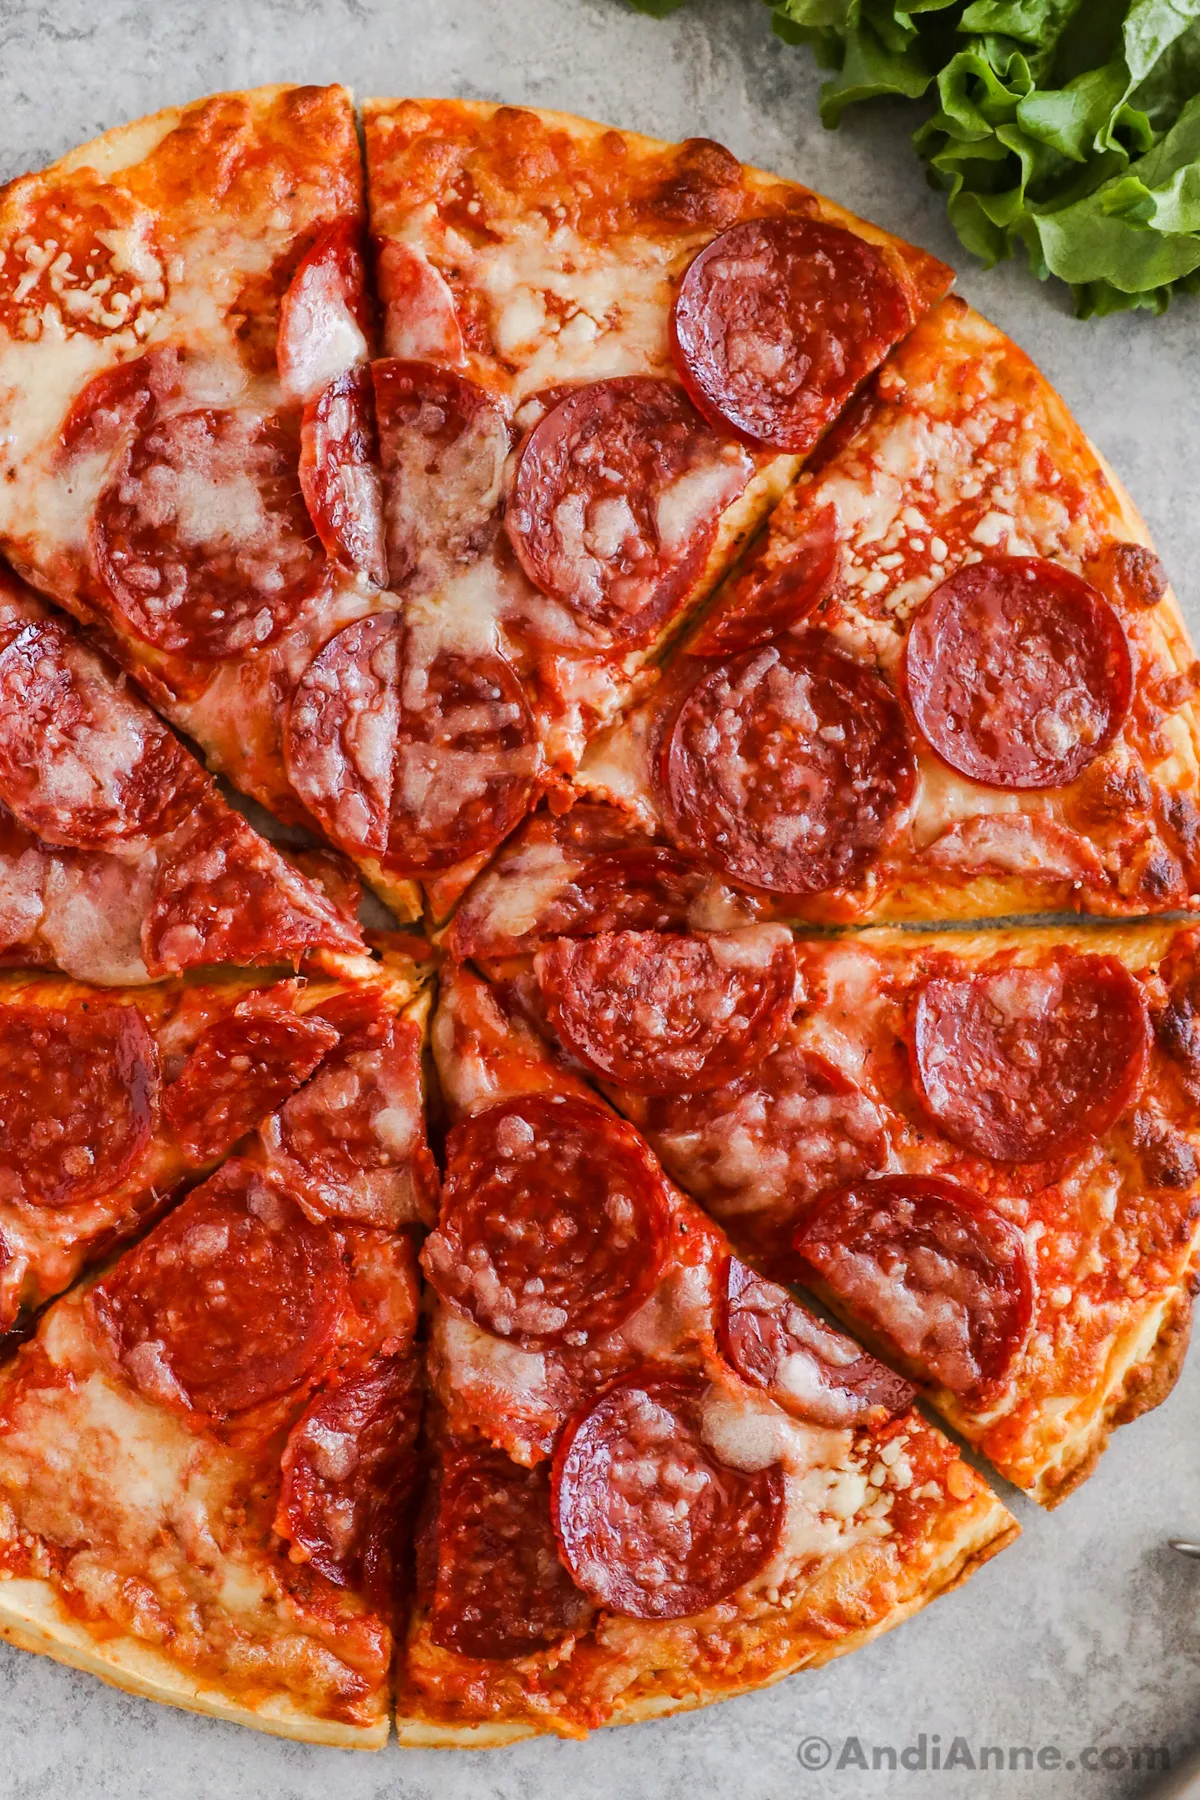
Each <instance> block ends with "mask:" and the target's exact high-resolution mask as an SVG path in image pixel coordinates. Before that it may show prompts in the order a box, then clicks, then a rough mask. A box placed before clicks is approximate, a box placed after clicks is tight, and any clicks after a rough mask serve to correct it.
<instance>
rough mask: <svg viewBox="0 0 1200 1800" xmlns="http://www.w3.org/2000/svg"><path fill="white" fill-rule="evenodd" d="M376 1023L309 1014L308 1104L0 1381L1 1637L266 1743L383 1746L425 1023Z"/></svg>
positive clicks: (376, 991)
mask: <svg viewBox="0 0 1200 1800" xmlns="http://www.w3.org/2000/svg"><path fill="white" fill-rule="evenodd" d="M396 997H397V996H396V994H395V992H394V991H389V989H388V987H387V986H386V985H385V984H382V983H380V984H376V985H375V986H373V987H362V988H359V989H358V990H346V991H343V992H342V993H341V994H338V995H336V996H332V997H331V998H330V999H329V1000H328V1001H323V1002H322V1005H321V1007H320V1008H319V1009H318V1010H319V1013H320V1015H321V1016H322V1017H323V1018H325V1019H326V1020H328V1021H329V1022H331V1023H332V1024H333V1025H334V1026H335V1027H336V1029H337V1032H338V1037H339V1041H338V1044H337V1045H336V1046H335V1047H334V1048H333V1049H332V1050H331V1052H330V1053H329V1054H328V1055H327V1057H326V1059H325V1061H324V1063H323V1064H322V1065H321V1067H320V1069H319V1070H318V1072H317V1073H316V1075H315V1076H314V1077H313V1078H312V1080H311V1081H310V1082H309V1083H308V1084H307V1085H306V1086H304V1087H301V1088H299V1089H298V1090H297V1091H296V1092H295V1093H294V1094H293V1095H292V1096H291V1097H290V1098H289V1099H288V1100H286V1101H285V1102H284V1104H283V1106H282V1107H280V1108H279V1109H278V1110H277V1111H276V1112H275V1113H273V1114H271V1115H270V1116H269V1118H268V1119H267V1120H266V1121H265V1122H264V1124H263V1125H262V1126H261V1127H260V1129H259V1131H258V1133H257V1134H256V1136H255V1137H254V1138H253V1139H252V1140H251V1141H250V1142H249V1144H248V1145H247V1146H246V1147H245V1148H244V1149H242V1150H241V1151H240V1152H239V1153H238V1154H236V1155H234V1156H232V1157H231V1158H230V1159H229V1160H228V1161H226V1162H225V1163H224V1164H223V1166H222V1167H221V1168H220V1170H219V1171H218V1172H217V1173H216V1174H215V1175H213V1176H211V1177H210V1178H209V1179H208V1180H207V1181H205V1182H204V1183H203V1184H202V1185H200V1186H199V1187H196V1188H194V1189H193V1190H192V1192H191V1193H190V1194H189V1195H188V1197H187V1198H186V1199H184V1200H183V1201H182V1202H181V1203H180V1204H179V1205H178V1206H177V1207H175V1209H174V1210H173V1211H171V1212H170V1213H168V1214H167V1216H166V1217H165V1218H164V1219H163V1220H162V1221H161V1222H160V1223H158V1224H157V1225H155V1226H154V1228H153V1230H151V1231H150V1233H149V1235H148V1236H146V1237H144V1238H142V1240H141V1241H140V1242H139V1243H137V1244H136V1245H135V1246H134V1247H132V1248H131V1249H127V1250H126V1251H125V1252H124V1253H123V1254H122V1255H121V1256H120V1257H119V1258H118V1259H117V1260H116V1261H115V1262H114V1263H113V1264H112V1266H111V1267H109V1268H108V1269H107V1270H105V1271H104V1272H103V1273H101V1274H100V1276H99V1278H98V1279H93V1280H90V1281H87V1282H85V1283H83V1284H81V1285H80V1286H78V1287H77V1288H75V1289H74V1290H73V1291H72V1292H71V1293H70V1294H69V1295H67V1296H66V1297H64V1298H62V1299H60V1300H58V1301H56V1302H55V1303H54V1304H53V1305H52V1306H51V1307H50V1308H49V1309H48V1311H47V1312H46V1313H45V1315H44V1316H43V1318H42V1321H41V1323H40V1325H39V1328H38V1331H37V1335H36V1337H34V1338H33V1339H32V1341H31V1342H29V1343H28V1344H26V1345H25V1346H24V1347H23V1348H22V1349H21V1350H20V1351H19V1352H18V1353H17V1355H16V1357H15V1358H14V1359H13V1360H12V1361H11V1362H10V1363H9V1364H8V1365H7V1366H6V1367H5V1368H4V1369H3V1370H2V1371H0V1570H2V1571H3V1580H0V1636H3V1637H5V1638H7V1639H9V1641H11V1642H13V1643H16V1644H19V1645H22V1646H24V1647H25V1648H28V1649H32V1650H38V1651H42V1652H44V1653H47V1654H49V1655H51V1656H53V1657H56V1658H57V1659H58V1660H60V1661H62V1662H66V1663H70V1664H73V1665H74V1666H76V1667H79V1668H83V1669H86V1670H89V1671H90V1672H91V1673H93V1674H96V1675H99V1676H101V1677H102V1678H103V1679H104V1680H106V1681H109V1682H112V1683H114V1684H115V1685H117V1686H118V1687H123V1688H126V1689H128V1690H129V1691H131V1692H134V1693H140V1694H147V1695H150V1696H151V1697H153V1698H155V1699H158V1700H162V1701H167V1702H170V1703H171V1704H174V1705H177V1706H183V1707H187V1708H190V1709H192V1710H195V1711H199V1712H207V1713H214V1714H216V1715H218V1716H219V1717H222V1718H228V1719H234V1720H237V1721H239V1722H240V1723H242V1724H247V1725H253V1726H256V1727H258V1728H259V1729H262V1730H265V1731H270V1732H275V1733H277V1734H280V1735H283V1736H289V1737H297V1738H302V1739H306V1740H308V1741H310V1742H316V1743H327V1744H345V1745H354V1746H359V1747H364V1748H371V1747H375V1746H377V1745H379V1744H381V1743H382V1742H383V1741H384V1740H385V1739H386V1737H387V1735H388V1729H389V1722H388V1721H389V1696H390V1668H391V1660H392V1642H393V1626H394V1624H395V1622H396V1620H397V1619H398V1617H399V1616H400V1614H401V1612H402V1609H403V1606H404V1603H405V1597H406V1593H407V1587H408V1577H407V1569H408V1559H409V1552H410V1545H411V1517H410V1511H411V1501H412V1498H413V1495H414V1492H415V1486H416V1479H417V1473H418V1466H419V1465H418V1458H417V1455H416V1450H415V1444H416V1438H417V1432H418V1429H419V1423H420V1413H421V1400H422V1392H423V1382H422V1375H421V1367H420V1361H419V1358H418V1356H417V1354H416V1351H415V1347H414V1345H415V1333H416V1326H417V1317H418V1296H417V1270H416V1259H415V1246H414V1242H413V1237H412V1230H411V1228H412V1227H413V1226H414V1225H415V1224H417V1223H418V1222H419V1221H420V1220H421V1219H426V1220H428V1219H430V1218H432V1216H433V1214H434V1212H435V1210H436V1171H435V1169H434V1166H433V1163H432V1159H431V1157H430V1155H429V1151H428V1149H427V1147H426V1143H425V1135H424V1121H423V1116H422V1108H423V1097H422V1091H421V1078H420V1046H421V1039H422V1035H423V1017H424V1010H425V1003H424V1002H417V1003H416V1004H415V1006H413V1007H411V1008H410V1009H409V1011H408V1012H407V1014H405V1015H402V1016H401V1015H397V1013H396V1011H395V1002H396ZM314 1016H316V1015H314Z"/></svg>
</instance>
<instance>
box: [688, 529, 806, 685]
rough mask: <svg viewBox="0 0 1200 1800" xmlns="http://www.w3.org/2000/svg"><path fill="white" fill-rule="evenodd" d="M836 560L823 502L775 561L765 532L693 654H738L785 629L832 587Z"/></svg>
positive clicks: (700, 635)
mask: <svg viewBox="0 0 1200 1800" xmlns="http://www.w3.org/2000/svg"><path fill="white" fill-rule="evenodd" d="M840 562H841V549H840V543H839V539H838V524H837V513H836V511H835V510H834V508H833V507H832V506H823V507H822V508H821V510H820V512H818V514H817V515H816V517H815V518H814V519H813V520H811V521H810V523H809V525H808V527H807V528H806V530H805V533H804V536H803V537H802V538H800V540H799V542H798V543H796V544H795V545H793V546H791V547H790V550H789V554H788V555H787V557H786V558H785V560H784V561H782V562H780V561H778V560H777V556H776V552H775V550H774V547H773V545H772V541H771V539H770V537H769V536H767V535H766V534H764V536H763V538H762V539H761V541H760V543H759V547H758V549H757V550H756V551H755V552H754V554H753V555H751V556H750V557H749V558H748V559H747V562H746V564H745V566H744V567H743V568H742V570H741V571H740V572H739V573H738V575H737V576H735V578H734V579H733V580H732V581H731V582H730V583H729V585H728V587H727V588H726V589H725V590H724V592H723V593H722V594H721V597H720V599H719V600H718V601H717V604H716V605H715V606H714V607H713V609H712V611H711V613H710V614H709V616H708V618H707V619H706V620H705V622H704V624H703V626H702V627H701V629H700V631H699V633H698V634H697V636H696V638H695V639H694V641H693V642H692V643H691V644H690V645H689V646H688V648H689V650H690V653H691V654H692V655H693V656H722V657H730V656H739V655H740V654H741V653H742V651H743V650H753V649H755V648H756V647H757V646H758V645H759V644H769V643H770V642H771V639H772V638H776V637H779V636H780V635H781V633H783V632H785V631H790V630H791V629H792V627H793V626H795V625H799V624H800V623H801V622H802V621H803V620H804V619H806V618H808V616H809V614H810V613H812V612H815V611H816V609H817V607H818V606H820V604H821V602H822V601H823V600H827V599H828V598H829V595H830V594H831V593H832V592H833V588H834V583H835V582H836V580H837V575H838V569H839V567H840Z"/></svg>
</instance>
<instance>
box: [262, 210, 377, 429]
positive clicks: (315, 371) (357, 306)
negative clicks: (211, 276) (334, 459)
mask: <svg viewBox="0 0 1200 1800" xmlns="http://www.w3.org/2000/svg"><path fill="white" fill-rule="evenodd" d="M362 235H363V233H362V226H361V224H360V223H359V221H358V220H357V219H346V218H343V219H335V221H334V222H333V224H332V225H328V226H326V228H325V230H324V231H322V232H321V234H320V236H319V237H318V238H317V239H316V241H315V242H314V243H313V245H312V246H311V248H310V249H309V250H307V251H306V252H305V254H304V256H303V257H302V258H301V260H300V262H299V264H298V266H297V269H296V273H295V274H294V275H293V276H292V279H291V282H290V284H289V286H288V290H287V292H286V293H285V294H284V296H283V300H282V301H281V303H280V308H279V335H278V337H277V339H276V344H275V357H276V361H277V364H278V368H279V381H280V385H281V386H282V388H283V394H284V398H285V400H288V401H290V402H292V403H293V404H294V405H297V406H307V405H308V404H309V402H310V401H313V400H315V399H316V398H317V396H318V394H320V393H321V392H322V391H323V390H324V389H325V388H326V387H327V386H328V385H329V383H330V382H332V381H335V380H337V378H338V377H339V376H342V375H344V374H345V373H346V372H347V370H349V369H352V368H354V366H355V364H356V363H362V362H365V361H366V358H367V348H368V347H367V332H368V330H369V328H370V317H369V310H368V305H367V273H366V266H365V264H364V261H363V251H362Z"/></svg>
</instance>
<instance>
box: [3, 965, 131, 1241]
mask: <svg viewBox="0 0 1200 1800" xmlns="http://www.w3.org/2000/svg"><path fill="white" fill-rule="evenodd" d="M158 1106H159V1063H158V1049H157V1046H156V1044H155V1041H154V1039H153V1037H152V1036H151V1034H150V1031H149V1028H148V1027H147V1025H146V1022H145V1020H144V1019H143V1018H142V1015H141V1013H140V1012H139V1011H138V1009H137V1007H136V1006H130V1005H124V1004H119V1003H117V1002H106V1001H103V1000H96V999H94V1000H92V1001H91V1002H90V1003H89V1004H88V1005H87V1006H84V1005H80V1004H76V1005H73V1006H70V1007H62V1008H59V1007H51V1006H32V1005H22V1004H21V1003H20V1002H19V1001H18V1002H13V1003H10V1004H4V1005H0V1197H3V1198H4V1199H7V1200H12V1201H25V1202H27V1203H28V1204H29V1205H31V1206H51V1207H54V1206H71V1205H76V1204H78V1203H80V1202H82V1201H87V1200H95V1199H98V1198H100V1197H102V1196H105V1195H108V1194H112V1193H114V1192H116V1191H117V1190H118V1189H119V1188H120V1187H121V1184H122V1183H123V1182H124V1181H125V1180H126V1179H127V1177H128V1176H129V1175H130V1174H131V1173H132V1172H133V1170H134V1169H135V1168H136V1167H137V1165H138V1163H139V1162H140V1161H141V1159H142V1157H143V1155H144V1154H145V1151H146V1149H147V1147H148V1145H149V1143H150V1139H151V1137H152V1136H153V1134H154V1129H155V1126H156V1124H157V1122H158Z"/></svg>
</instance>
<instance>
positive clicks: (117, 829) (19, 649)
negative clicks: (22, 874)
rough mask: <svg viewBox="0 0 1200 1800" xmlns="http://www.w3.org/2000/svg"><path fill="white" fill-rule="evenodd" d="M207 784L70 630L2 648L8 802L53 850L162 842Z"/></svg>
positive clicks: (38, 632) (1, 791)
mask: <svg viewBox="0 0 1200 1800" xmlns="http://www.w3.org/2000/svg"><path fill="white" fill-rule="evenodd" d="M207 785H208V784H207V782H206V780H205V777H204V776H203V774H202V773H201V771H200V769H199V767H198V766H197V765H196V764H195V763H194V762H193V761H192V759H191V757H189V756H188V754H187V752H186V751H185V750H184V748H183V746H182V744H180V742H179V740H178V739H177V738H176V737H174V736H173V735H172V734H171V732H170V731H168V729H167V727H166V726H165V725H164V724H163V723H162V721H161V720H160V719H158V718H157V717H156V716H155V714H154V713H152V712H151V710H150V708H149V707H148V706H146V705H144V704H143V703H142V702H141V701H140V700H138V699H136V698H135V697H134V696H133V695H131V694H129V693H128V692H127V691H126V690H125V688H124V687H123V686H122V685H121V684H120V682H119V681H118V680H117V679H116V678H115V676H114V675H113V674H111V673H110V671H109V670H108V669H107V668H106V667H105V665H104V664H103V663H102V662H101V660H100V658H99V657H98V656H96V655H95V654H94V653H93V652H92V651H91V650H89V649H88V648H86V647H85V646H84V645H83V644H82V643H81V642H80V641H79V639H78V638H77V637H76V635H75V633H74V632H73V631H72V629H71V628H70V627H69V626H67V625H65V624H63V623H61V622H60V621H59V620H57V619H36V620H30V621H29V622H28V623H26V624H25V625H24V626H23V627H21V628H20V629H19V630H17V631H16V633H15V635H13V636H11V637H10V638H9V640H8V642H7V643H6V644H5V645H4V648H3V649H2V650H0V798H2V799H3V801H4V803H5V805H6V806H7V807H8V808H9V810H10V811H11V812H12V813H13V814H14V815H15V817H16V818H18V819H19V820H20V821H21V823H22V824H23V825H26V826H28V828H29V829H30V830H31V831H33V832H35V833H36V834H37V836H38V837H40V838H42V839H44V840H45V841H46V842H47V843H51V844H63V845H70V846H74V847H77V848H80V849H94V848H101V849H103V848H107V847H108V846H110V845H112V844H117V843H121V842H123V841H126V840H128V839H130V838H138V837H157V836H161V835H162V834H163V833H164V832H166V831H169V830H170V829H171V828H172V826H174V825H175V824H177V823H178V822H179V820H180V819H182V818H183V817H184V815H185V814H186V813H187V812H188V811H189V810H190V809H191V808H192V807H194V806H195V805H196V804H197V802H198V801H199V800H200V798H201V795H202V794H203V792H204V790H205V788H206V787H207Z"/></svg>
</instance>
